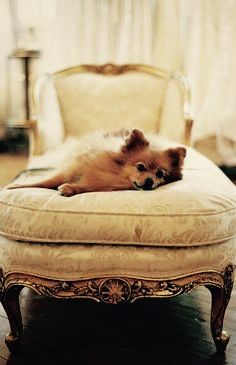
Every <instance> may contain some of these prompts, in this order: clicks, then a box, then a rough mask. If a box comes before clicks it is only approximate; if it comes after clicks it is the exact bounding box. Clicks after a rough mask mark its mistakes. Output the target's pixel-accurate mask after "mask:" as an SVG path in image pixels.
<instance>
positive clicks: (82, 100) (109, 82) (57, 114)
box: [37, 70, 185, 151]
mask: <svg viewBox="0 0 236 365" xmlns="http://www.w3.org/2000/svg"><path fill="white" fill-rule="evenodd" d="M59 76H60V74H59ZM179 82H180V81H179ZM182 87H183V85H182ZM37 98H38V103H39V105H40V108H39V128H40V131H41V138H42V140H41V151H47V150H48V149H52V148H54V147H56V145H57V144H58V143H61V142H62V140H63V138H64V137H65V136H77V137H81V136H84V135H86V134H87V133H91V132H94V131H96V130H97V129H98V128H99V129H103V130H112V129H114V128H116V129H119V128H123V127H124V126H126V127H127V128H131V127H133V126H136V127H138V128H141V129H143V130H144V131H145V132H156V131H158V132H159V133H161V134H162V135H163V136H165V137H168V138H171V139H172V140H176V141H178V142H181V141H182V140H183V136H184V127H185V124H184V115H183V107H182V103H183V92H182V90H181V89H180V87H179V84H178V80H177V79H176V78H174V77H173V78H171V77H170V75H168V74H167V76H166V77H165V78H164V77H160V76H154V75H150V74H148V73H146V72H135V71H132V70H131V71H128V72H125V73H124V74H121V75H110V74H108V75H107V76H104V75H102V74H94V73H92V74H91V73H88V72H84V73H74V72H73V73H69V74H68V75H66V76H65V77H53V78H48V79H47V80H46V82H44V84H43V86H42V88H41V91H40V94H39V95H38V96H37ZM52 130H53V135H52V134H51V131H52Z"/></svg>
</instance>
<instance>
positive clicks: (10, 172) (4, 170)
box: [0, 155, 236, 365]
mask: <svg viewBox="0 0 236 365" xmlns="http://www.w3.org/2000/svg"><path fill="white" fill-rule="evenodd" d="M25 164H26V159H25V158H24V157H21V156H10V155H0V166H1V172H0V185H1V184H5V183H7V182H8V181H9V180H10V179H11V178H13V177H14V176H15V175H16V174H17V173H18V172H19V171H20V170H21V169H23V168H25ZM21 307H22V315H23V322H24V342H23V344H22V348H21V351H20V352H19V353H17V354H14V355H13V354H10V353H9V351H8V349H7V347H6V346H5V343H4V336H5V333H6V332H7V331H8V330H9V327H8V320H7V319H6V315H5V313H4V310H3V309H2V307H1V305H0V365H49V364H50V365H100V364H102V365H126V364H127V365H132V364H135V365H139V364H142V365H154V364H155V365H177V364H180V365H223V364H224V365H236V288H235V290H234V292H233V295H232V298H231V302H230V304H229V307H228V310H227V313H226V317H225V329H227V330H228V331H229V332H230V334H231V340H230V343H229V345H228V349H227V352H226V354H225V355H219V354H216V353H215V347H214V344H213V342H212V338H211V333H210V328H209V319H210V293H209V292H208V290H207V289H205V288H203V287H202V288H198V289H195V290H194V291H193V292H192V293H191V294H188V295H187V294H185V295H180V296H178V297H176V298H171V299H149V300H145V301H144V300H143V301H139V302H136V303H134V304H126V305H117V306H111V305H105V304H104V305H102V304H97V303H94V302H90V301H87V300H86V301H82V300H80V301H75V300H55V299H53V298H47V297H42V296H39V295H37V294H34V293H33V292H32V291H30V290H28V289H24V290H23V291H22V294H21Z"/></svg>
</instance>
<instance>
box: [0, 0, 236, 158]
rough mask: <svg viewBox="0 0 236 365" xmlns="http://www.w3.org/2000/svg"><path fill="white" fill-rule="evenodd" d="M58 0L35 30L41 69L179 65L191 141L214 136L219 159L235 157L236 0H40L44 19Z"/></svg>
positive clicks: (170, 68)
mask: <svg viewBox="0 0 236 365" xmlns="http://www.w3.org/2000/svg"><path fill="white" fill-rule="evenodd" d="M12 1H14V0H12ZM15 1H17V0H15ZM18 1H20V0H18ZM26 1H27V0H24V2H26ZM29 1H30V0H29ZM31 1H32V0H31ZM34 1H35V0H34ZM52 1H53V3H54V5H55V4H56V12H55V16H54V17H53V19H51V20H50V21H45V22H43V21H42V23H41V24H40V28H39V29H38V33H37V35H38V42H39V45H40V48H41V50H42V58H41V61H40V66H39V72H40V73H42V72H52V71H55V70H57V69H61V68H64V67H69V66H73V65H75V64H79V63H98V64H99V63H105V62H115V63H126V62H128V63H130V62H137V63H146V64H150V65H155V66H159V67H163V68H165V69H169V70H173V69H174V70H180V71H182V72H183V73H185V74H186V75H187V77H188V79H189V81H190V84H191V89H192V105H193V115H194V118H195V126H194V130H193V142H195V143H196V144H198V142H199V141H201V140H206V141H207V140H208V138H214V140H215V143H214V147H215V149H216V153H217V156H218V157H217V159H218V160H217V161H216V162H219V163H226V164H236V122H235V119H236V103H235V96H234V95H235V94H236V47H235V45H234V44H235V40H236V0H40V4H41V5H40V6H41V7H42V9H41V12H40V7H39V18H40V19H41V18H42V19H43V6H44V7H45V6H46V5H45V4H50V3H51V2H52ZM6 2H7V0H0V4H1V5H3V8H4V4H5V8H6ZM37 2H38V1H37ZM1 7H2V6H1ZM1 10H2V9H1ZM26 10H27V9H26ZM1 15H2V11H1ZM6 23H7V22H6ZM2 26H3V24H2V22H0V27H2ZM6 26H7V24H5V27H6ZM8 26H9V24H8ZM9 39H10V37H9ZM9 44H10V41H9ZM8 47H9V45H8ZM0 62H1V59H0ZM1 68H2V65H1ZM0 72H2V71H1V69H0ZM0 87H1V86H0ZM0 112H1V104H0Z"/></svg>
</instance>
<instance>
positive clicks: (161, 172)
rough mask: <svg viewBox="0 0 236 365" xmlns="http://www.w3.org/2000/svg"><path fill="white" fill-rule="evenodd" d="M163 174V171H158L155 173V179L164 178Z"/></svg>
mask: <svg viewBox="0 0 236 365" xmlns="http://www.w3.org/2000/svg"><path fill="white" fill-rule="evenodd" d="M164 175H165V173H164V171H163V170H158V171H157V173H156V177H157V178H158V179H162V178H163V177H164Z"/></svg>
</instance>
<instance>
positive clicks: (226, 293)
mask: <svg viewBox="0 0 236 365" xmlns="http://www.w3.org/2000/svg"><path fill="white" fill-rule="evenodd" d="M233 281H234V269H233V267H232V266H231V265H229V266H228V267H227V268H226V270H225V272H224V282H223V286H222V287H219V286H214V285H206V287H207V288H208V289H209V290H210V292H211V297H212V305H211V332H212V337H213V340H214V342H215V345H216V349H217V351H219V352H224V351H225V350H226V347H227V345H228V342H229V339H230V336H229V334H228V333H227V332H226V331H224V330H223V321H224V315H225V311H226V308H227V306H228V303H229V300H230V297H231V292H232V289H233Z"/></svg>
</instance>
